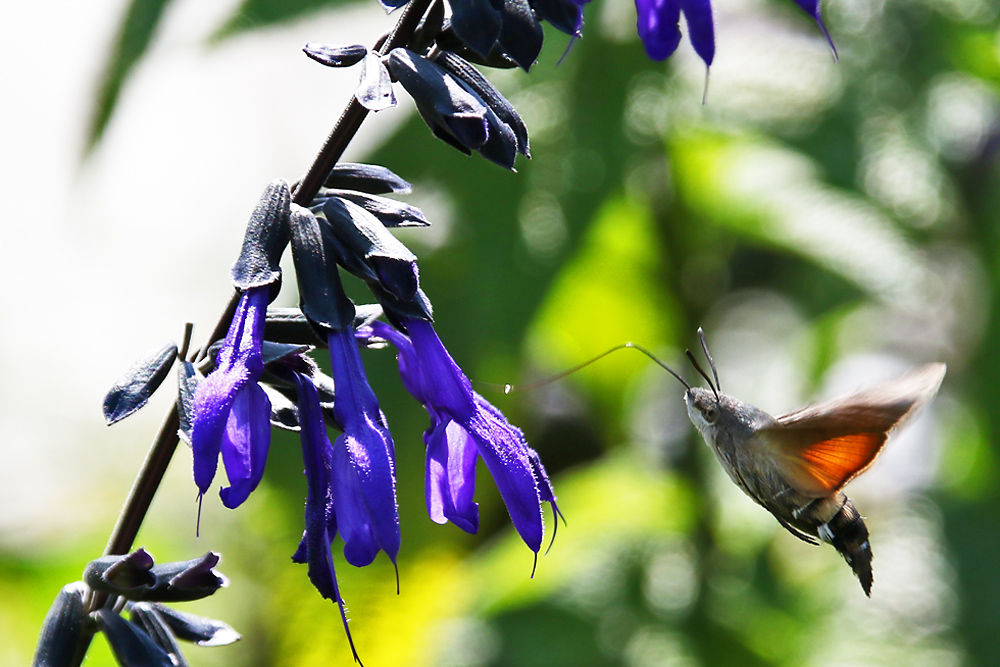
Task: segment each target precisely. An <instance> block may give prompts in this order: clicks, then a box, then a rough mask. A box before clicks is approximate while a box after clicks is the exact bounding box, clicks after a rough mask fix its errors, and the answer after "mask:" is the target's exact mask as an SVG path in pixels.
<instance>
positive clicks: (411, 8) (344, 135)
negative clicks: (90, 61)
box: [90, 0, 432, 610]
mask: <svg viewBox="0 0 1000 667" xmlns="http://www.w3.org/2000/svg"><path fill="white" fill-rule="evenodd" d="M431 2H432V0H412V1H411V2H410V3H409V4H408V5H407V6H406V8H405V9H404V10H403V13H402V15H401V16H400V19H399V21H398V22H397V23H396V27H395V28H394V29H393V31H392V33H391V34H390V36H389V37H388V38H387V39H385V40H380V41H383V44H382V45H381V50H380V52H388V51H389V50H391V49H393V48H397V47H399V46H405V45H407V44H408V43H409V42H410V40H412V39H413V35H414V31H415V30H416V28H417V26H418V25H419V23H420V19H421V18H422V17H423V15H424V12H425V11H426V10H427V8H428V6H429V5H430V4H431ZM367 116H368V110H367V109H365V108H364V107H362V106H361V105H360V104H358V102H357V100H356V99H355V98H353V97H352V98H351V101H350V102H349V103H348V104H347V107H346V108H345V109H344V111H343V113H342V114H341V115H340V118H339V119H338V121H337V123H336V125H335V126H334V128H333V130H332V131H331V132H330V135H329V137H327V140H326V142H325V143H324V145H323V148H322V149H321V150H320V152H319V153H318V154H317V156H316V158H315V160H314V161H313V163H312V165H311V166H310V167H309V170H308V172H307V173H306V175H305V177H304V178H303V179H302V182H301V184H300V185H299V186H298V188H296V190H295V192H294V196H293V201H294V202H295V203H298V204H302V205H307V204H308V203H309V202H310V201H312V199H313V198H314V197H315V196H316V193H317V192H319V189H320V187H321V186H322V184H323V179H324V178H325V177H326V174H328V173H329V172H330V170H331V169H332V168H333V166H334V165H335V164H336V163H337V162H338V161H339V160H340V158H341V156H342V155H343V153H344V150H345V149H346V148H347V146H348V145H349V144H350V142H351V140H352V139H353V138H354V136H355V135H356V134H357V131H358V129H359V128H360V127H361V124H362V123H363V122H364V120H365V118H366V117H367ZM239 297H240V295H239V293H236V292H234V294H233V297H232V298H231V299H230V301H229V303H228V305H227V306H226V308H225V310H224V312H223V313H222V315H221V316H220V317H219V321H218V323H217V324H216V325H215V327H214V328H213V330H212V333H211V335H210V336H209V337H208V340H207V341H206V343H205V344H204V345H202V346H201V347H200V348H199V349H198V350H197V352H195V353H194V354H191V355H189V358H188V360H189V361H192V362H195V361H200V360H201V359H204V358H205V356H206V355H207V354H208V348H209V346H210V345H211V343H213V342H214V341H216V340H218V339H219V338H222V337H223V336H224V335H225V333H226V330H227V328H228V327H229V323H230V322H231V321H232V318H233V314H234V313H235V311H236V307H237V304H238V303H239ZM178 426H179V415H178V411H177V406H176V404H175V405H173V406H171V408H170V410H169V412H168V413H167V415H166V417H165V418H164V420H163V423H162V424H161V426H160V430H159V432H158V433H157V435H156V438H155V439H154V440H153V443H152V445H151V446H150V449H149V454H148V455H147V456H146V460H145V461H143V464H142V466H141V468H140V469H139V473H138V475H137V476H136V480H135V482H134V484H133V486H132V490H131V491H130V492H129V495H128V499H127V500H126V501H125V505H124V507H123V508H122V511H121V514H120V515H119V517H118V522H117V523H116V524H115V527H114V529H113V530H112V532H111V536H110V538H109V539H108V544H107V546H106V547H105V550H104V553H105V555H109V556H110V555H121V554H126V553H128V551H129V549H130V548H131V547H132V544H133V542H134V541H135V538H136V535H137V534H138V532H139V528H140V526H141V525H142V521H143V519H144V518H145V516H146V512H147V511H148V510H149V506H150V504H151V503H152V501H153V496H154V495H155V494H156V490H157V489H158V488H159V486H160V482H161V481H162V480H163V476H164V474H165V473H166V471H167V466H168V465H169V463H170V460H171V459H172V457H173V455H174V451H175V450H176V448H177V443H178V441H179V438H178V435H177V429H178ZM104 601H105V600H104V599H100V596H94V599H93V601H92V603H91V605H90V609H91V610H94V609H97V608H98V607H99V606H100V605H102V604H103V603H104Z"/></svg>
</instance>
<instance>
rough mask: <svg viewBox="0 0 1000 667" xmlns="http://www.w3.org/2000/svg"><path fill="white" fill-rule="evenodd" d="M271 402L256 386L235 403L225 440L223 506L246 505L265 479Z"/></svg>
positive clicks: (221, 493) (247, 386)
mask: <svg viewBox="0 0 1000 667" xmlns="http://www.w3.org/2000/svg"><path fill="white" fill-rule="evenodd" d="M270 416H271V401H269V400H268V398H267V394H266V393H264V390H263V389H261V387H260V385H258V384H256V383H252V384H248V385H246V386H245V387H244V388H243V389H242V390H241V391H240V392H239V393H238V394H237V395H236V400H234V401H233V405H232V408H231V409H230V411H229V419H228V420H227V421H226V431H225V434H224V435H223V438H222V462H223V464H224V465H225V467H226V477H228V478H229V487H227V488H224V489H222V490H221V491H219V496H220V497H221V498H222V504H223V505H225V506H226V507H228V508H229V509H235V508H237V507H239V506H240V505H242V504H243V502H244V501H245V500H246V499H247V498H248V497H249V496H250V494H251V493H252V492H253V490H254V489H256V488H257V485H258V484H260V480H261V477H263V475H264V466H265V464H266V463H267V452H268V449H269V448H270V445H271V421H270Z"/></svg>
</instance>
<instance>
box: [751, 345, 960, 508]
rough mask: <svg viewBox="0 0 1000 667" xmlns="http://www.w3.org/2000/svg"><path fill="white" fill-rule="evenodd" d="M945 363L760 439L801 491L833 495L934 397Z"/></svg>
mask: <svg viewBox="0 0 1000 667" xmlns="http://www.w3.org/2000/svg"><path fill="white" fill-rule="evenodd" d="M944 373H945V365H944V364H928V365H927V366H924V367H922V368H920V369H918V370H916V371H914V372H912V373H908V374H907V375H904V376H903V377H900V378H898V379H896V380H891V381H889V382H886V383H883V384H880V385H876V386H875V387H872V388H870V389H865V390H863V391H859V392H858V393H856V394H851V395H850V396H845V397H841V398H835V399H832V400H829V401H825V402H823V403H818V404H816V405H811V406H808V407H805V408H802V409H801V410H796V411H795V412H790V413H788V414H786V415H781V416H780V417H777V418H776V421H777V424H776V425H774V426H770V427H766V428H764V429H761V431H760V432H759V435H760V436H761V441H762V442H763V444H764V446H765V447H766V448H767V450H768V452H769V454H770V456H771V459H772V461H773V463H774V464H775V466H776V467H777V468H778V471H779V472H780V473H781V474H782V476H783V477H784V478H785V479H786V480H787V481H788V483H789V484H790V485H791V486H792V488H794V489H795V490H796V491H798V492H799V493H802V494H803V495H806V496H810V497H822V496H829V495H832V494H833V493H836V492H837V491H839V490H840V489H841V488H842V487H843V486H844V485H845V484H847V483H848V482H849V481H851V480H852V479H854V478H855V477H857V476H858V475H859V474H861V473H862V472H864V471H865V470H866V469H867V468H868V466H870V465H871V464H872V462H873V461H874V460H875V457H877V456H878V454H879V452H881V451H882V446H883V445H885V442H886V439H887V438H888V437H889V431H891V430H892V429H893V428H895V427H896V426H899V424H901V423H902V422H903V421H904V420H905V418H906V417H907V416H909V415H911V414H913V412H915V410H916V409H917V408H918V407H920V406H921V405H923V404H924V403H925V402H927V401H928V400H930V399H931V398H933V396H934V394H936V393H937V390H938V387H940V386H941V381H942V380H943V379H944Z"/></svg>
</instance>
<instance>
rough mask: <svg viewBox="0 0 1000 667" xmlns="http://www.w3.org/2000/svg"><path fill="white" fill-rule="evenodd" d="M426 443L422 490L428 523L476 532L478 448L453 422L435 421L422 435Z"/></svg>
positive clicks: (477, 516) (477, 525) (477, 514)
mask: <svg viewBox="0 0 1000 667" xmlns="http://www.w3.org/2000/svg"><path fill="white" fill-rule="evenodd" d="M424 441H425V442H426V444H427V468H426V477H425V491H426V497H427V513H428V514H429V515H430V518H431V521H433V522H435V523H446V522H448V521H451V522H452V523H453V524H455V525H456V526H458V527H459V528H461V529H462V530H464V531H465V532H467V533H475V532H476V531H477V530H479V504H478V503H476V502H474V501H473V496H474V495H475V491H476V461H477V455H478V449H477V447H476V443H475V442H474V441H473V439H472V438H471V437H470V436H469V434H468V432H467V431H466V430H465V429H464V428H462V427H461V426H460V425H458V424H457V423H455V422H454V421H452V420H450V419H448V420H442V421H438V422H437V423H436V424H435V425H434V426H433V427H432V428H430V429H428V430H427V432H426V433H425V434H424Z"/></svg>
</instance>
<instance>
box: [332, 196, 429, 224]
mask: <svg viewBox="0 0 1000 667" xmlns="http://www.w3.org/2000/svg"><path fill="white" fill-rule="evenodd" d="M330 197H340V198H341V199H347V200H350V201H352V202H354V203H355V204H357V205H358V206H360V207H361V208H363V209H365V210H366V211H368V212H369V213H371V214H372V215H374V216H375V217H376V218H378V219H379V222H381V223H382V224H383V225H385V226H386V227H427V226H428V225H430V224H431V223H430V221H429V220H428V219H427V218H426V217H425V216H424V214H423V212H422V211H421V210H420V209H419V208H417V207H416V206H410V205H409V204H404V203H403V202H400V201H396V200H395V199H387V198H385V197H378V196H375V195H367V194H365V193H363V192H354V191H353V190H321V191H320V193H319V195H317V199H319V198H323V199H324V201H325V199H329V198H330Z"/></svg>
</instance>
